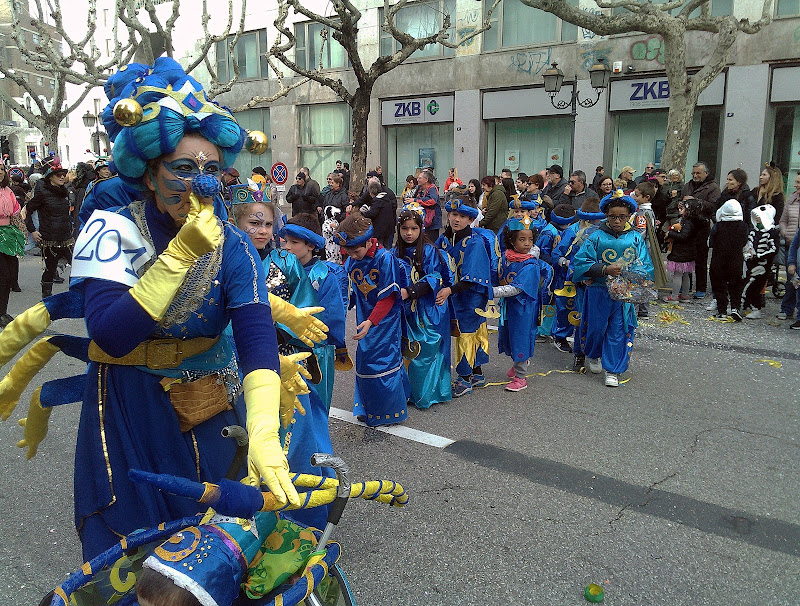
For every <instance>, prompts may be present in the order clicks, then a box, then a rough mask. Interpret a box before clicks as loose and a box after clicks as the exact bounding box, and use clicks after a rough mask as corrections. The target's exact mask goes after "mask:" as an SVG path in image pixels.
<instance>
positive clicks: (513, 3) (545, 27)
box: [483, 0, 578, 51]
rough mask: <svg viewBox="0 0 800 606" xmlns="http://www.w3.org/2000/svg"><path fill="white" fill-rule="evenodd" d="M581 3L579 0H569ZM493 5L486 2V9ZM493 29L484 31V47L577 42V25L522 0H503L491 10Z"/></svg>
mask: <svg viewBox="0 0 800 606" xmlns="http://www.w3.org/2000/svg"><path fill="white" fill-rule="evenodd" d="M568 3H569V4H571V5H572V6H576V7H577V6H578V0H568ZM490 6H491V3H490V2H488V1H487V2H485V3H484V7H485V9H484V10H485V11H488V9H489V7H490ZM490 23H491V26H492V27H491V29H489V30H488V31H485V32H483V50H486V51H492V50H498V49H500V48H511V47H516V46H530V45H532V44H546V43H548V42H574V41H575V40H577V38H578V28H577V26H575V25H572V24H571V23H566V22H565V21H562V20H561V19H559V18H558V17H556V16H555V15H553V14H551V13H547V12H545V11H541V10H539V9H537V8H531V7H530V6H526V5H524V4H522V2H520V0H503V2H502V3H500V4H499V5H498V6H497V8H496V9H495V11H494V12H493V13H492V19H491V21H490Z"/></svg>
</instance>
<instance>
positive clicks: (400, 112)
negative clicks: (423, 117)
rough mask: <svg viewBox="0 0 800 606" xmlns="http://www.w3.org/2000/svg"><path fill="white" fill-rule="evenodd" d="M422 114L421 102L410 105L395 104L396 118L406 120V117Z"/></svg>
mask: <svg viewBox="0 0 800 606" xmlns="http://www.w3.org/2000/svg"><path fill="white" fill-rule="evenodd" d="M421 113H422V104H421V103H420V102H419V101H410V102H408V103H395V104H394V117H395V118H404V117H406V116H409V117H414V116H419V115H420V114H421Z"/></svg>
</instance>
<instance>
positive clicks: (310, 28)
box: [294, 21, 349, 70]
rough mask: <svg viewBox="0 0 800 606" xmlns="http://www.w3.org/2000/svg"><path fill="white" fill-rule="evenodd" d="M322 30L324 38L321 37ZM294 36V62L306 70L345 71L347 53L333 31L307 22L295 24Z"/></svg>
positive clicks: (320, 24) (347, 63) (347, 62)
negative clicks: (335, 38) (334, 36)
mask: <svg viewBox="0 0 800 606" xmlns="http://www.w3.org/2000/svg"><path fill="white" fill-rule="evenodd" d="M323 30H324V31H325V36H324V37H323ZM294 36H295V39H296V40H297V42H296V44H295V49H294V52H295V54H294V62H295V63H297V65H299V66H300V67H303V68H305V69H308V70H314V69H320V68H321V69H346V68H347V67H348V65H349V60H348V58H347V53H346V52H345V50H344V47H342V45H341V44H339V43H338V42H337V41H336V40H334V39H333V31H332V30H330V29H328V28H326V27H325V26H324V25H323V24H322V23H315V22H313V21H307V22H305V23H296V24H295V26H294Z"/></svg>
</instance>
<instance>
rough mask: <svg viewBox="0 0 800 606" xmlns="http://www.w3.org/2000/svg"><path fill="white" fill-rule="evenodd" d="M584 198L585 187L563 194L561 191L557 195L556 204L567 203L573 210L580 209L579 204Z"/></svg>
mask: <svg viewBox="0 0 800 606" xmlns="http://www.w3.org/2000/svg"><path fill="white" fill-rule="evenodd" d="M584 200H586V188H585V187H584V188H583V191H582V192H580V193H578V192H574V191H573V192H570V193H568V194H565V193H564V192H561V195H560V196H559V197H558V200H557V201H556V204H557V205H558V204H569V205H570V206H571V207H572V208H574V209H575V210H580V209H581V206H582V205H583V201H584Z"/></svg>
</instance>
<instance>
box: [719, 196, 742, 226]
mask: <svg viewBox="0 0 800 606" xmlns="http://www.w3.org/2000/svg"><path fill="white" fill-rule="evenodd" d="M743 218H744V216H743V214H742V205H741V204H739V201H738V200H728V201H727V202H725V204H723V205H722V206H720V207H719V210H718V211H717V222H719V221H742V220H743Z"/></svg>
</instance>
